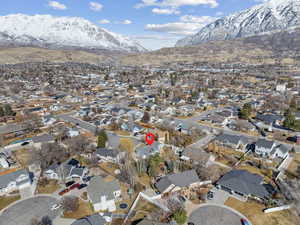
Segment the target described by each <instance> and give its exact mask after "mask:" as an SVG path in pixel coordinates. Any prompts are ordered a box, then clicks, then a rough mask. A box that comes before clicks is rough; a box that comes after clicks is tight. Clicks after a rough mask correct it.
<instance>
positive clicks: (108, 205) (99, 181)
mask: <svg viewBox="0 0 300 225" xmlns="http://www.w3.org/2000/svg"><path fill="white" fill-rule="evenodd" d="M87 193H88V199H89V200H90V201H91V203H92V204H93V207H94V210H95V211H100V210H101V211H105V210H107V211H109V212H113V211H115V210H116V208H117V207H116V204H115V201H116V200H117V199H119V198H120V197H121V187H120V184H119V182H118V181H117V180H115V179H113V180H108V179H107V178H106V179H105V178H103V177H101V176H95V177H93V178H92V179H91V180H90V184H89V186H88V187H87Z"/></svg>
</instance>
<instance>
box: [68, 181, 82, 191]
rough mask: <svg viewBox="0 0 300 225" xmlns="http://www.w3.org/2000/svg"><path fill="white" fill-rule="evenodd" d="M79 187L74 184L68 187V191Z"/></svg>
mask: <svg viewBox="0 0 300 225" xmlns="http://www.w3.org/2000/svg"><path fill="white" fill-rule="evenodd" d="M79 187H80V184H78V183H76V184H73V185H72V186H71V187H69V190H73V189H75V188H79Z"/></svg>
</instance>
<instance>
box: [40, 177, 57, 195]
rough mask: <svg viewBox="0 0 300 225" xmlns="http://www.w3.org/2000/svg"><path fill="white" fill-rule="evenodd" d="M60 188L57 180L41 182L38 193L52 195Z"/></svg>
mask: <svg viewBox="0 0 300 225" xmlns="http://www.w3.org/2000/svg"><path fill="white" fill-rule="evenodd" d="M59 188H60V185H59V184H58V182H57V181H56V180H47V181H42V182H41V181H40V182H39V183H38V186H37V193H39V194H52V193H53V192H55V191H57V190H58V189H59Z"/></svg>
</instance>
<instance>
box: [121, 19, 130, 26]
mask: <svg viewBox="0 0 300 225" xmlns="http://www.w3.org/2000/svg"><path fill="white" fill-rule="evenodd" d="M121 24H125V25H128V24H132V21H131V20H123V21H122V22H121Z"/></svg>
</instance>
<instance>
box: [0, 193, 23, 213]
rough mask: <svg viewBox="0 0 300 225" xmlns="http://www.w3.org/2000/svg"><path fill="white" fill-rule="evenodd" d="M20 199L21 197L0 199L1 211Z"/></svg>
mask: <svg viewBox="0 0 300 225" xmlns="http://www.w3.org/2000/svg"><path fill="white" fill-rule="evenodd" d="M20 198H21V197H20V195H16V196H3V197H0V210H2V209H4V208H5V207H7V206H8V205H10V204H11V203H13V202H15V201H17V200H19V199H20Z"/></svg>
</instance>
